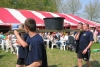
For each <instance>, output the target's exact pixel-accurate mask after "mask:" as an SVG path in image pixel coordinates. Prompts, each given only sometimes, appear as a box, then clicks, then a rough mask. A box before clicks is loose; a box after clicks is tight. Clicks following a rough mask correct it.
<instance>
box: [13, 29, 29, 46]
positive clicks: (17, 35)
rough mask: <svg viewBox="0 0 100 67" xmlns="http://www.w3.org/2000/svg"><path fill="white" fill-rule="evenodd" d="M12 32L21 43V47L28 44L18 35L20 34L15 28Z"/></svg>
mask: <svg viewBox="0 0 100 67" xmlns="http://www.w3.org/2000/svg"><path fill="white" fill-rule="evenodd" d="M14 34H15V35H16V37H17V40H18V42H19V43H20V45H22V46H23V47H26V46H28V44H27V43H26V42H25V41H24V40H23V39H22V38H21V37H20V35H19V34H18V32H17V31H16V30H14Z"/></svg>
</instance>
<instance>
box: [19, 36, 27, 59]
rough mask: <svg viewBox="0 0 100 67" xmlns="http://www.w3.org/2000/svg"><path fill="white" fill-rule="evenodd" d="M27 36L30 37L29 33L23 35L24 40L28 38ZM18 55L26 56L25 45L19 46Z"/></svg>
mask: <svg viewBox="0 0 100 67" xmlns="http://www.w3.org/2000/svg"><path fill="white" fill-rule="evenodd" d="M27 37H28V34H24V35H23V39H24V40H26V38H27ZM18 56H19V58H25V48H24V47H23V46H19V50H18Z"/></svg>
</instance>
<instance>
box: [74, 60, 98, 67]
mask: <svg viewBox="0 0 100 67" xmlns="http://www.w3.org/2000/svg"><path fill="white" fill-rule="evenodd" d="M90 63H91V65H92V67H100V61H90ZM74 67H78V66H74ZM82 67H87V64H84V65H82Z"/></svg>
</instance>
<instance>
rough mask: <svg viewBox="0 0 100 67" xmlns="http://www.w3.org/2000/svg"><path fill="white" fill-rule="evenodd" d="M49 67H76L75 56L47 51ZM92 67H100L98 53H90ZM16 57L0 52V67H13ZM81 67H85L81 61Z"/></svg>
mask: <svg viewBox="0 0 100 67" xmlns="http://www.w3.org/2000/svg"><path fill="white" fill-rule="evenodd" d="M99 48H100V44H94V45H93V46H92V49H91V50H93V49H99ZM47 56H48V65H49V67H77V56H76V53H75V52H71V51H68V50H66V51H63V50H59V49H54V50H51V49H47ZM90 61H91V64H92V67H100V52H91V59H90ZM15 65H16V55H14V54H11V53H9V52H8V53H5V52H4V51H2V50H0V67H15ZM83 67H87V66H86V64H85V62H84V61H83Z"/></svg>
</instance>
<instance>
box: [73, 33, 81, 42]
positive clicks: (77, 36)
mask: <svg viewBox="0 0 100 67" xmlns="http://www.w3.org/2000/svg"><path fill="white" fill-rule="evenodd" d="M79 36H80V32H79V33H76V34H75V36H74V39H75V40H79Z"/></svg>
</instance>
